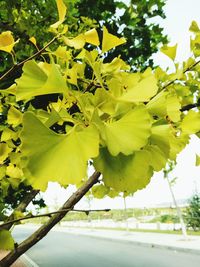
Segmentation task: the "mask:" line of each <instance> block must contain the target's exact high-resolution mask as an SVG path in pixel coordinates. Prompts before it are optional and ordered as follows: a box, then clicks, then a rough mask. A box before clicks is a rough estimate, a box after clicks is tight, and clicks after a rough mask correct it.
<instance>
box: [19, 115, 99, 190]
mask: <svg viewBox="0 0 200 267" xmlns="http://www.w3.org/2000/svg"><path fill="white" fill-rule="evenodd" d="M21 140H22V147H21V152H22V156H23V157H25V158H27V159H28V161H27V166H26V169H27V170H28V173H29V174H30V177H29V180H31V182H32V184H33V186H37V187H38V188H40V189H44V188H45V186H46V184H47V182H48V181H51V180H52V181H57V182H59V183H61V184H63V185H67V184H70V183H72V184H76V183H79V182H80V181H81V179H83V178H84V177H85V176H86V169H87V168H86V167H87V164H86V163H87V161H88V160H89V159H90V158H93V157H96V156H97V155H98V150H99V135H98V132H97V130H96V128H95V127H93V126H88V127H86V128H83V129H79V128H78V127H74V128H73V129H72V130H71V132H70V133H69V134H67V135H59V134H56V133H55V132H53V131H51V130H49V129H48V128H47V127H46V126H45V125H44V124H42V123H41V122H40V121H39V120H38V119H37V117H36V116H34V114H33V113H31V112H27V113H25V114H24V128H23V130H22V134H21ZM80 151H81V153H80Z"/></svg>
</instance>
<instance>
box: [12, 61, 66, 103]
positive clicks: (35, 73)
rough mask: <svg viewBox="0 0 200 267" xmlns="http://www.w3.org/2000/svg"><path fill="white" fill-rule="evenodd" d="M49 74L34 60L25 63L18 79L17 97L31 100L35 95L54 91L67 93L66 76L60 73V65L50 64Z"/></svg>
mask: <svg viewBox="0 0 200 267" xmlns="http://www.w3.org/2000/svg"><path fill="white" fill-rule="evenodd" d="M49 68H50V72H49V75H47V73H46V72H45V71H44V70H43V69H42V68H41V67H39V66H38V64H37V63H36V62H35V61H34V60H31V61H28V62H26V63H25V64H24V67H23V74H22V76H21V77H20V78H19V79H16V83H17V92H16V98H17V101H19V100H29V99H31V98H32V97H33V96H37V95H46V94H54V93H66V92H67V85H66V81H65V78H64V77H63V76H62V74H61V73H60V71H59V69H58V67H57V66H56V65H55V64H54V63H53V64H50V65H49Z"/></svg>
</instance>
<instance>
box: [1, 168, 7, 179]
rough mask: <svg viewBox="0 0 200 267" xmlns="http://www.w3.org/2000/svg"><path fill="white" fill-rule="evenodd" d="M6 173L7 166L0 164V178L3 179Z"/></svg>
mask: <svg viewBox="0 0 200 267" xmlns="http://www.w3.org/2000/svg"><path fill="white" fill-rule="evenodd" d="M5 175H6V166H5V165H1V166H0V180H1V179H3V178H4V177H5Z"/></svg>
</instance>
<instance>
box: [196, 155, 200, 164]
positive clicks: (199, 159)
mask: <svg viewBox="0 0 200 267" xmlns="http://www.w3.org/2000/svg"><path fill="white" fill-rule="evenodd" d="M196 166H200V156H199V155H196Z"/></svg>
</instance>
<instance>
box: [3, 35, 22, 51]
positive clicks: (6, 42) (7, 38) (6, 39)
mask: <svg viewBox="0 0 200 267" xmlns="http://www.w3.org/2000/svg"><path fill="white" fill-rule="evenodd" d="M17 42H18V41H16V42H15V40H14V38H13V36H12V32H11V31H5V32H2V33H1V34H0V50H2V51H5V52H8V53H11V51H12V50H13V47H14V45H15V44H16V43H17Z"/></svg>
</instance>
